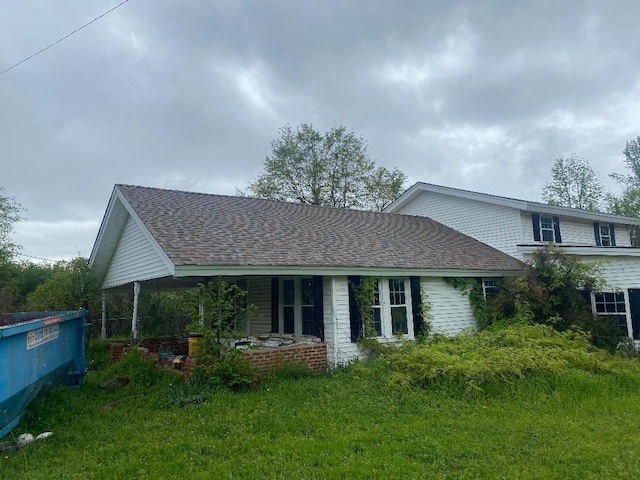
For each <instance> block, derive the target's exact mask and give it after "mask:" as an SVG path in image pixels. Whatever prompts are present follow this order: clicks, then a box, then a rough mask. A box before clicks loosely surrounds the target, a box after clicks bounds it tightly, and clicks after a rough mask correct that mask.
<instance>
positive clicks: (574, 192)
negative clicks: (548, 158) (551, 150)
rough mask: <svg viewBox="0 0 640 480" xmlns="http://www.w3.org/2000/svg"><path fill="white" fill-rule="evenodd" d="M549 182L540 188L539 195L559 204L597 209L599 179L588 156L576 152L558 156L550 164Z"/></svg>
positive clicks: (601, 195) (595, 210) (601, 196)
mask: <svg viewBox="0 0 640 480" xmlns="http://www.w3.org/2000/svg"><path fill="white" fill-rule="evenodd" d="M551 178H552V181H551V182H547V183H546V184H545V185H544V187H543V191H542V199H543V200H544V201H545V202H547V203H549V204H551V205H559V206H562V207H570V208H580V209H583V210H591V211H593V212H597V211H600V206H601V204H602V201H603V187H602V181H601V180H600V178H599V177H598V174H597V173H596V172H595V171H594V170H593V168H591V165H590V164H589V162H588V161H587V160H584V159H583V158H581V157H579V156H578V155H576V154H571V155H570V156H569V158H566V159H565V158H562V157H560V158H558V159H556V161H555V162H554V163H553V166H552V167H551Z"/></svg>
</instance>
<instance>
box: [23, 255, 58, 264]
mask: <svg viewBox="0 0 640 480" xmlns="http://www.w3.org/2000/svg"><path fill="white" fill-rule="evenodd" d="M16 255H18V256H19V257H28V258H35V259H37V260H45V261H47V262H54V263H55V262H57V261H58V260H51V259H50V258H43V257H36V256H35V255H27V254H26V253H16Z"/></svg>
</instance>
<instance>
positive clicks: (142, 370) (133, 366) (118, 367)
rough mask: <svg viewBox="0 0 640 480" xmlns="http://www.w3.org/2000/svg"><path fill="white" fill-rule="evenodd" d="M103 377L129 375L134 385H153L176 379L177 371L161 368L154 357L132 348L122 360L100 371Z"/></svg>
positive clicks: (167, 382)
mask: <svg viewBox="0 0 640 480" xmlns="http://www.w3.org/2000/svg"><path fill="white" fill-rule="evenodd" d="M100 376H101V378H104V379H108V378H113V377H127V378H128V379H129V380H130V385H131V386H134V387H152V386H156V385H162V384H167V385H169V384H170V383H172V382H175V381H176V377H177V373H174V372H171V371H169V370H166V369H164V368H159V367H158V365H157V362H156V361H155V360H154V359H152V358H145V357H144V356H143V355H142V354H141V353H140V352H139V351H138V350H137V349H135V348H134V349H131V350H129V351H128V352H127V353H125V354H124V355H123V356H122V358H120V360H118V361H117V362H116V363H114V364H112V365H111V366H109V367H108V368H106V369H104V370H102V371H101V372H100Z"/></svg>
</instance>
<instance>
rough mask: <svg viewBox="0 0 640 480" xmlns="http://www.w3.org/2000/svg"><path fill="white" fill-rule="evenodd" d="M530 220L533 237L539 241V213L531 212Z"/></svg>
mask: <svg viewBox="0 0 640 480" xmlns="http://www.w3.org/2000/svg"><path fill="white" fill-rule="evenodd" d="M531 220H532V222H533V239H534V240H535V241H536V242H539V241H540V214H539V213H532V214H531Z"/></svg>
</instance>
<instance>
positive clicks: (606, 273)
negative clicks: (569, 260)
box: [579, 257, 640, 289]
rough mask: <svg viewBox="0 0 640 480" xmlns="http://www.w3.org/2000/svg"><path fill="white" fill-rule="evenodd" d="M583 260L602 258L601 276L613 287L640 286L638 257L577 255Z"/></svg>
mask: <svg viewBox="0 0 640 480" xmlns="http://www.w3.org/2000/svg"><path fill="white" fill-rule="evenodd" d="M579 258H580V260H582V261H585V262H594V261H596V260H604V264H603V266H602V276H603V277H604V278H605V280H606V281H607V284H608V285H610V286H611V287H613V288H621V289H626V288H640V257H579Z"/></svg>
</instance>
